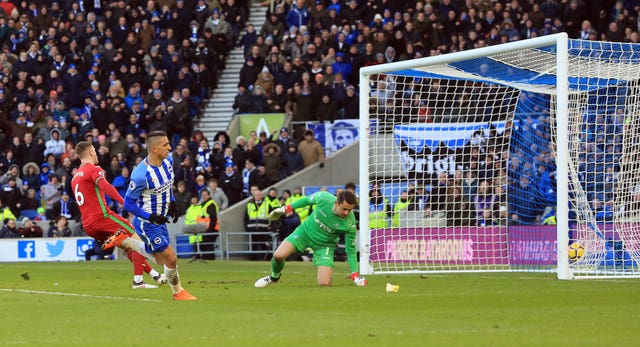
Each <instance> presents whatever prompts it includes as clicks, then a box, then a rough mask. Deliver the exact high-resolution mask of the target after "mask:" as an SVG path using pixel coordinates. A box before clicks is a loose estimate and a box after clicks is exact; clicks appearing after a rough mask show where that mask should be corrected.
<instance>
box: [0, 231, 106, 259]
mask: <svg viewBox="0 0 640 347" xmlns="http://www.w3.org/2000/svg"><path fill="white" fill-rule="evenodd" d="M94 242H95V240H94V239H92V238H90V237H65V238H35V239H4V240H0V262H18V261H79V260H84V252H86V251H87V250H89V249H91V248H93V246H94Z"/></svg>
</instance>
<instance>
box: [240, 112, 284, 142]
mask: <svg viewBox="0 0 640 347" xmlns="http://www.w3.org/2000/svg"><path fill="white" fill-rule="evenodd" d="M238 116H239V117H240V118H239V121H240V135H242V136H244V137H246V138H247V139H248V138H249V134H251V132H252V131H255V132H256V133H257V134H258V135H260V133H261V132H263V131H264V132H266V133H267V134H269V136H271V134H273V133H274V132H275V133H276V134H278V133H279V131H280V128H282V124H284V119H285V114H284V113H257V114H252V113H247V114H239V115H238ZM276 137H277V136H276ZM232 140H233V141H235V139H232Z"/></svg>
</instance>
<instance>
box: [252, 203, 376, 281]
mask: <svg viewBox="0 0 640 347" xmlns="http://www.w3.org/2000/svg"><path fill="white" fill-rule="evenodd" d="M356 202H357V200H356V196H355V195H354V194H353V193H352V192H350V191H347V190H345V191H341V192H339V193H338V195H337V197H336V196H334V195H332V194H331V193H327V192H323V191H320V192H317V193H314V194H312V195H311V196H309V197H304V198H302V199H299V200H297V201H295V202H294V203H292V204H291V205H287V206H282V207H279V208H277V209H275V210H273V211H272V212H271V213H270V214H269V218H270V219H271V220H276V219H279V218H280V217H281V216H283V215H285V214H287V213H290V212H293V211H294V210H295V209H297V208H300V207H306V206H311V205H312V206H313V212H312V213H311V215H310V216H309V217H308V218H307V219H305V221H304V222H303V223H302V224H301V225H300V226H298V227H297V228H296V230H295V231H294V232H293V233H292V234H291V235H289V236H287V238H286V239H285V240H284V241H282V243H281V244H280V246H279V247H278V249H276V252H275V253H274V254H273V258H272V259H271V275H269V276H266V277H263V278H260V279H259V280H257V281H256V283H255V286H256V288H264V287H266V286H268V285H270V284H272V283H276V282H278V280H279V279H280V275H281V273H282V269H284V265H285V259H287V257H288V256H290V255H292V254H293V253H295V252H302V251H304V250H305V249H307V248H311V249H313V265H315V266H316V267H317V268H318V276H317V277H318V285H320V286H330V285H331V280H332V276H333V252H334V251H335V249H336V245H337V244H338V240H339V238H340V235H341V234H344V236H345V237H344V238H345V247H346V252H347V261H348V262H349V268H350V269H351V279H352V280H353V282H354V283H355V284H356V285H358V286H364V285H366V284H367V280H366V279H365V278H364V277H362V276H360V275H359V274H358V260H357V255H356V244H355V240H356V218H355V216H354V215H353V212H352V210H353V208H354V207H355V206H356Z"/></svg>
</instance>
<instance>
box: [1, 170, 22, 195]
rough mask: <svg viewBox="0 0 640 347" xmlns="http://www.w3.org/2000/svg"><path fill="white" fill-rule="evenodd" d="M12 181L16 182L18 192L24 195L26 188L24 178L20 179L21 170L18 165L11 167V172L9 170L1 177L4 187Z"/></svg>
mask: <svg viewBox="0 0 640 347" xmlns="http://www.w3.org/2000/svg"><path fill="white" fill-rule="evenodd" d="M10 180H14V181H15V184H16V186H17V188H18V190H19V191H20V193H22V189H23V188H22V187H23V186H24V183H23V182H22V178H20V169H19V167H18V164H12V165H10V166H9V170H7V172H5V173H4V175H2V176H0V184H2V185H6V184H7V183H9V181H10Z"/></svg>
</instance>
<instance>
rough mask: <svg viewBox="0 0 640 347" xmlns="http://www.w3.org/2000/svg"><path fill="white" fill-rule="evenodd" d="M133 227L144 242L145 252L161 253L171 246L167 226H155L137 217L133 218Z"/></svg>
mask: <svg viewBox="0 0 640 347" xmlns="http://www.w3.org/2000/svg"><path fill="white" fill-rule="evenodd" d="M132 224H133V227H134V228H135V229H136V233H138V236H140V238H141V239H142V242H144V245H145V248H146V250H147V252H149V253H151V254H153V253H162V252H163V251H164V250H165V249H167V247H169V246H170V245H171V243H170V241H169V231H168V230H167V225H166V224H162V225H155V224H153V223H151V222H148V221H146V220H144V219H140V218H138V217H135V218H133V223H132Z"/></svg>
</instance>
